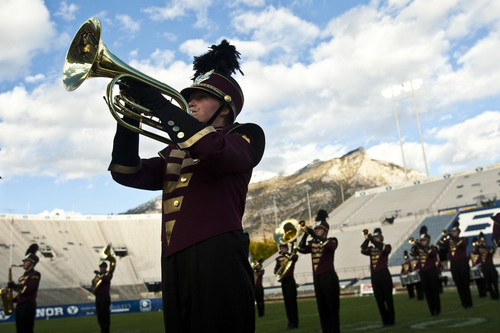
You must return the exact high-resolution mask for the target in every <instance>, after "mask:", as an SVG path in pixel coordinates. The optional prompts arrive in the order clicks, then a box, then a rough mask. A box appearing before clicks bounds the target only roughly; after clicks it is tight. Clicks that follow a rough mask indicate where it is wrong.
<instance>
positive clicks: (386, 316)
mask: <svg viewBox="0 0 500 333" xmlns="http://www.w3.org/2000/svg"><path fill="white" fill-rule="evenodd" d="M370 243H372V245H369V244H370ZM391 249H392V248H391V245H389V244H384V236H382V230H381V229H380V228H375V230H374V231H373V235H372V234H367V235H366V239H365V241H364V242H363V244H361V253H362V254H364V255H367V256H369V257H370V272H371V281H372V288H373V294H374V296H375V300H376V301H377V306H378V310H379V312H380V316H381V317H382V323H383V326H393V325H394V320H395V319H394V302H393V299H392V278H391V273H390V272H389V269H388V268H387V260H388V258H389V253H391Z"/></svg>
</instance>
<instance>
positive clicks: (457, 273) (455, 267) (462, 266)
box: [439, 221, 472, 309]
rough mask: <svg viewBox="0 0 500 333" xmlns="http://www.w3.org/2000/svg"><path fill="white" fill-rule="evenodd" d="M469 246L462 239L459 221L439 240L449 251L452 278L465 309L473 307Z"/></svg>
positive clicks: (465, 239)
mask: <svg viewBox="0 0 500 333" xmlns="http://www.w3.org/2000/svg"><path fill="white" fill-rule="evenodd" d="M467 244H468V240H467V238H465V237H460V228H459V223H458V221H454V222H453V226H452V229H451V232H449V233H446V234H445V235H443V236H442V237H441V239H440V240H439V245H440V246H441V247H443V248H444V249H448V257H449V259H450V271H451V276H452V277H453V281H454V282H455V285H456V286H457V291H458V296H459V297H460V302H461V304H462V307H463V308H464V309H467V308H471V307H472V296H471V293H470V266H469V258H468V256H467Z"/></svg>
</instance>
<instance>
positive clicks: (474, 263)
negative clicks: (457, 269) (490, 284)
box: [469, 237, 487, 297]
mask: <svg viewBox="0 0 500 333" xmlns="http://www.w3.org/2000/svg"><path fill="white" fill-rule="evenodd" d="M478 247H479V241H478V240H477V238H476V237H474V238H473V239H472V251H471V253H469V259H470V265H471V275H473V274H472V272H473V271H474V270H480V271H481V272H482V269H483V268H482V261H481V255H480V254H479V252H478ZM471 279H472V280H473V281H475V282H476V286H477V291H478V293H479V297H486V294H487V291H486V281H485V279H484V273H483V277H480V276H475V277H474V278H472V276H471Z"/></svg>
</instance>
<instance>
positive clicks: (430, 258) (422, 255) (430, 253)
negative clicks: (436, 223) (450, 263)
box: [417, 245, 438, 271]
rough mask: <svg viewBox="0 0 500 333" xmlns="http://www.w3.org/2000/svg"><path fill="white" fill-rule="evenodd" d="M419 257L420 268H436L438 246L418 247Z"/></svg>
mask: <svg viewBox="0 0 500 333" xmlns="http://www.w3.org/2000/svg"><path fill="white" fill-rule="evenodd" d="M417 251H418V258H419V260H420V270H421V271H427V270H429V269H432V268H436V261H437V255H438V248H437V247H436V246H434V245H432V246H430V247H425V248H424V247H423V246H419V247H418V250H417Z"/></svg>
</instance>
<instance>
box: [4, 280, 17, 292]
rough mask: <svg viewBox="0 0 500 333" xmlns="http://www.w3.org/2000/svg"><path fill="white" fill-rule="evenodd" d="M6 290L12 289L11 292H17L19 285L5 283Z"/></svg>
mask: <svg viewBox="0 0 500 333" xmlns="http://www.w3.org/2000/svg"><path fill="white" fill-rule="evenodd" d="M7 288H10V289H13V290H16V291H17V290H19V289H20V288H19V285H18V284H16V283H14V282H13V281H10V282H9V283H7Z"/></svg>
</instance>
